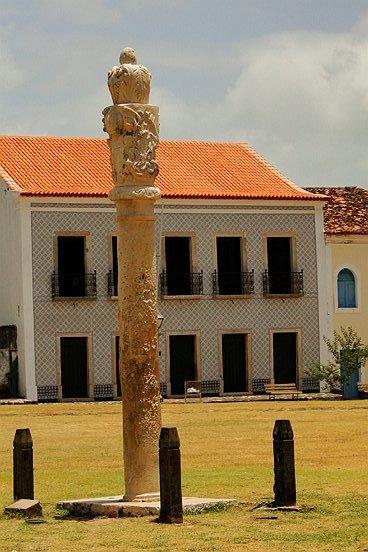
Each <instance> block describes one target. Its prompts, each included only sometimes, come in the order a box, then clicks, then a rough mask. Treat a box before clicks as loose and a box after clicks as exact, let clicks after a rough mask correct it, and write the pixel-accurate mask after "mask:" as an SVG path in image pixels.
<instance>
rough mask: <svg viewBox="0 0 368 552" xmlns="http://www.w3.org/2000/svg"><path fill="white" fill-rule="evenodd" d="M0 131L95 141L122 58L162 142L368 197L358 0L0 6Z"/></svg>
mask: <svg viewBox="0 0 368 552" xmlns="http://www.w3.org/2000/svg"><path fill="white" fill-rule="evenodd" d="M0 14H1V17H0V70H1V75H2V78H1V80H0V132H1V133H4V134H52V135H78V136H102V135H103V133H102V130H101V129H102V125H101V111H102V109H103V107H105V106H106V105H109V104H110V98H109V94H108V91H107V87H106V72H107V70H108V69H109V68H110V67H111V66H112V65H115V64H116V63H117V58H118V55H119V52H120V50H121V49H122V48H123V47H124V46H132V47H134V48H135V50H136V52H137V55H138V57H139V61H141V62H142V63H143V64H145V65H147V66H148V67H149V69H150V71H151V73H152V75H153V85H152V94H151V99H152V103H157V104H158V105H159V106H160V112H161V137H162V138H166V139H169V138H172V139H193V140H214V141H241V142H248V143H250V144H251V145H252V146H253V147H254V148H255V149H257V150H258V151H259V152H260V153H261V154H262V155H263V156H265V157H266V158H267V160H269V161H270V162H272V163H273V164H274V165H276V166H277V167H278V168H279V169H280V170H282V171H283V172H284V173H285V174H286V175H287V176H288V177H289V178H291V179H292V180H294V181H295V182H296V183H297V184H299V185H304V186H308V185H313V186H324V185H327V186H331V185H333V186H338V185H358V186H365V187H368V0H226V1H224V0H0Z"/></svg>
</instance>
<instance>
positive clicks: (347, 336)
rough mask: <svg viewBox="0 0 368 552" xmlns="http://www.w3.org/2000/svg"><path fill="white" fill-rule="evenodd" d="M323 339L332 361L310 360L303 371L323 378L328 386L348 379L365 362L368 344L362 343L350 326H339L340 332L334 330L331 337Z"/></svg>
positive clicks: (311, 375)
mask: <svg viewBox="0 0 368 552" xmlns="http://www.w3.org/2000/svg"><path fill="white" fill-rule="evenodd" d="M323 339H324V341H325V343H326V345H327V349H328V351H329V353H330V354H331V355H332V357H333V359H334V362H331V361H330V362H328V363H327V364H321V363H318V362H311V363H310V364H309V365H308V366H307V367H306V369H305V372H306V373H307V374H308V375H309V376H310V377H311V378H313V379H316V380H318V381H323V380H324V381H326V383H328V385H329V386H330V387H336V385H338V384H344V383H346V382H347V381H349V379H350V377H351V375H352V374H353V373H354V372H356V371H357V370H360V368H361V367H362V366H363V365H364V364H365V362H366V361H367V359H368V345H364V344H363V342H362V339H361V338H360V337H359V336H358V334H357V332H356V331H355V330H354V329H353V328H352V327H351V326H348V327H347V328H343V327H342V326H341V327H340V333H338V332H337V331H334V333H333V339H327V338H326V337H324V338H323Z"/></svg>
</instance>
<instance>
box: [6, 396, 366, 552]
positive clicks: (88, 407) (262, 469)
mask: <svg viewBox="0 0 368 552" xmlns="http://www.w3.org/2000/svg"><path fill="white" fill-rule="evenodd" d="M276 418H290V420H291V423H292V425H293V429H294V433H295V439H296V462H297V485H298V501H299V503H301V504H303V505H305V506H306V507H308V508H309V507H313V509H312V510H309V511H308V508H307V509H306V511H304V512H301V513H288V514H284V513H283V514H281V513H278V514H277V519H276V520H275V519H273V520H272V519H259V518H260V517H261V514H260V512H259V511H252V510H251V508H250V507H249V506H247V505H244V506H241V507H240V508H231V509H229V510H228V511H224V512H211V513H207V514H203V515H192V516H187V517H186V518H185V523H184V525H183V526H182V527H180V526H162V525H158V524H156V523H154V522H152V521H151V520H149V519H146V518H145V519H121V520H112V519H97V520H91V521H74V520H63V519H55V517H54V516H55V510H54V505H55V503H56V502H57V501H59V500H61V499H68V498H80V497H85V496H101V495H109V494H118V493H119V492H121V491H122V488H123V479H122V468H121V434H122V430H121V407H120V404H118V403H115V404H111V403H105V404H104V403H96V404H50V405H33V406H14V407H1V408H0V420H1V426H0V427H1V448H0V509H1V511H2V509H3V507H4V506H5V505H6V504H8V503H10V502H11V501H12V480H11V476H12V474H11V467H12V440H13V436H14V432H15V429H16V428H18V427H30V429H31V432H32V436H33V440H34V449H35V470H36V471H35V475H36V494H37V498H39V499H40V500H41V501H42V503H43V505H44V511H45V517H46V520H47V523H46V524H44V525H40V526H32V525H28V524H26V523H25V522H24V521H22V520H7V519H5V518H4V517H1V516H0V536H1V538H0V551H1V552H10V551H12V550H17V552H26V551H27V552H28V551H32V552H33V551H59V550H60V551H64V550H68V551H73V552H74V551H79V550H81V551H83V550H88V551H107V550H112V551H122V550H124V551H130V550H132V551H133V550H136V551H138V550H158V551H161V550H162V551H174V550H180V551H181V550H183V551H191V550H193V551H194V550H195V551H204V550H206V551H210V550H211V551H212V550H213V551H217V550H218V551H220V550H221V551H222V552H223V551H233V550H252V551H255V552H258V551H259V552H263V551H278V550H283V551H285V552H287V551H296V552H297V551H303V550H308V551H314V550H316V551H317V550H318V551H325V550H326V551H327V550H328V551H332V550H333V551H336V550H346V551H350V550H351V551H354V552H355V551H358V550H363V549H364V548H365V547H368V534H367V529H366V526H367V524H366V519H367V497H368V477H367V469H368V460H367V459H368V439H367V422H368V402H366V401H347V402H342V401H341V402H323V401H313V402H310V403H305V402H299V403H297V402H281V401H280V402H275V403H269V402H259V403H258V402H257V403H225V404H221V403H210V404H208V403H207V404H204V403H202V404H200V403H191V404H164V405H163V420H164V423H165V424H170V425H176V426H177V427H178V430H179V434H180V437H181V443H182V465H183V493H184V494H186V495H192V496H209V497H235V498H238V499H240V500H241V501H242V502H243V503H245V504H255V503H258V502H262V501H267V500H270V499H271V498H272V484H273V472H272V428H273V424H274V421H275V419H276ZM262 516H263V514H262Z"/></svg>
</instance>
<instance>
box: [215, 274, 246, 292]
mask: <svg viewBox="0 0 368 552" xmlns="http://www.w3.org/2000/svg"><path fill="white" fill-rule="evenodd" d="M212 292H213V295H251V294H252V293H254V270H251V271H250V272H217V271H216V270H215V272H213V273H212Z"/></svg>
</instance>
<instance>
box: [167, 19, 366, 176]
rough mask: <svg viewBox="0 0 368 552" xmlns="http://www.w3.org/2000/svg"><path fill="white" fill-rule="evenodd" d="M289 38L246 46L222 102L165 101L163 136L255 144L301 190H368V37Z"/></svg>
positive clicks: (293, 34) (286, 35) (324, 35)
mask: <svg viewBox="0 0 368 552" xmlns="http://www.w3.org/2000/svg"><path fill="white" fill-rule="evenodd" d="M362 29H363V27H362V24H360V25H359V26H358V27H357V28H356V29H355V30H354V31H352V32H351V33H344V34H342V33H341V34H332V33H331V34H330V33H317V32H289V33H279V34H275V35H270V36H265V37H263V38H261V39H257V40H254V41H248V42H246V43H245V44H243V45H242V47H241V53H240V55H239V59H238V76H237V78H236V79H235V81H234V82H230V83H229V86H228V89H227V91H226V93H225V94H224V96H223V98H222V99H221V100H220V101H217V102H211V98H210V97H209V100H208V101H207V102H206V103H203V102H202V103H200V104H198V103H197V104H192V105H191V104H190V99H189V98H188V99H187V101H185V100H184V99H181V98H178V97H173V96H172V95H167V94H166V96H165V95H162V96H161V99H162V103H161V111H162V112H163V113H164V110H165V106H167V105H168V106H169V107H168V110H167V111H168V117H167V119H168V120H167V121H166V118H165V115H163V117H162V133H163V134H164V135H165V136H168V137H169V136H172V137H180V136H183V137H188V136H189V135H191V136H192V137H193V138H204V139H218V140H221V139H225V140H234V141H247V142H250V143H252V145H254V147H255V148H256V149H258V150H259V151H260V152H261V153H262V154H263V155H264V156H265V157H267V158H268V159H269V160H270V161H271V162H273V163H274V164H275V165H276V166H278V167H279V168H280V169H282V170H283V171H284V172H286V173H287V174H288V176H289V177H290V178H292V179H294V180H295V181H296V182H297V183H299V184H301V185H308V184H309V185H341V184H358V185H366V186H368V171H367V164H368V154H367V144H368V124H367V123H368V78H367V75H368V34H367V33H363V31H362Z"/></svg>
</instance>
